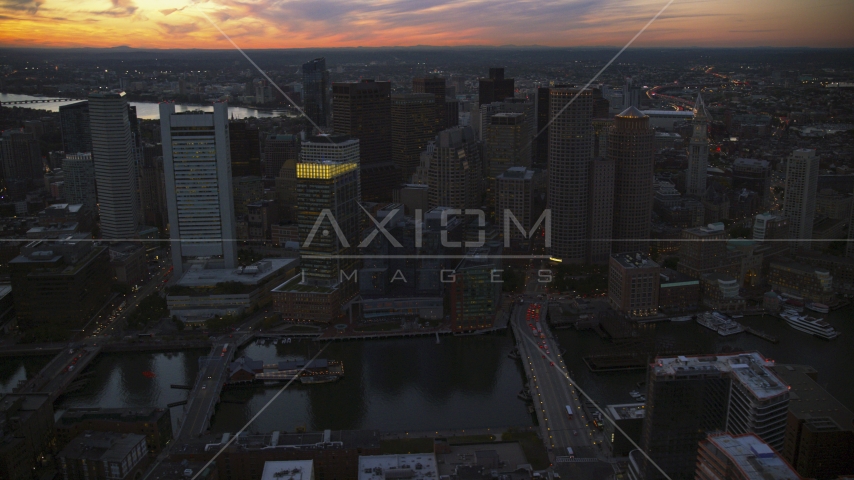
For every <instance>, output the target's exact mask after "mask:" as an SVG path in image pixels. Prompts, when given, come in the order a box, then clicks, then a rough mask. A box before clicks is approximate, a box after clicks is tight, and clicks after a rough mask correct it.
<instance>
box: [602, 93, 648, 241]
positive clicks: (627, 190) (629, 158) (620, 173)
mask: <svg viewBox="0 0 854 480" xmlns="http://www.w3.org/2000/svg"><path fill="white" fill-rule="evenodd" d="M654 138H655V131H654V130H653V129H652V128H650V127H649V117H647V116H646V115H644V114H643V113H642V112H641V111H640V110H638V109H637V108H635V107H629V108H627V109H626V110H625V111H623V112H622V113H620V114H619V115H617V116H616V117H615V118H614V126H612V127H611V128H610V129H609V131H608V159H609V160H611V161H613V162H614V191H613V192H614V214H613V221H614V227H613V231H612V235H613V238H614V241H613V244H612V249H613V250H614V251H615V252H635V251H638V252H647V251H649V241H648V239H649V232H650V224H651V221H652V200H653V188H652V187H653V167H654V163H655V162H654V160H653V153H654V151H653V140H654Z"/></svg>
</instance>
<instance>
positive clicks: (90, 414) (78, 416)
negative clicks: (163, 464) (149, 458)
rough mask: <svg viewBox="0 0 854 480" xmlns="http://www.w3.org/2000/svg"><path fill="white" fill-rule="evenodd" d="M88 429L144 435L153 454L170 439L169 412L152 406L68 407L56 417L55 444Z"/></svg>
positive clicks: (60, 446) (170, 418) (64, 441)
mask: <svg viewBox="0 0 854 480" xmlns="http://www.w3.org/2000/svg"><path fill="white" fill-rule="evenodd" d="M87 430H91V431H97V432H113V433H135V434H138V435H145V441H146V445H147V446H148V452H149V453H150V454H152V455H154V456H156V455H158V454H159V453H160V452H161V451H162V450H163V447H165V446H166V444H167V443H169V442H170V441H171V440H172V415H171V414H170V412H169V409H168V408H154V407H140V408H70V409H68V410H66V411H65V412H64V413H63V414H62V416H60V417H59V418H58V419H57V420H56V441H57V445H58V447H59V448H62V447H64V446H65V445H67V444H69V443H70V442H71V441H72V440H73V439H74V438H75V437H77V436H78V435H80V434H81V433H83V432H85V431H87Z"/></svg>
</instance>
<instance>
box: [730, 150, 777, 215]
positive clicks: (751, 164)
mask: <svg viewBox="0 0 854 480" xmlns="http://www.w3.org/2000/svg"><path fill="white" fill-rule="evenodd" d="M732 188H734V189H737V190H739V189H742V188H746V189H748V190H750V191H753V192H756V193H758V194H759V198H760V199H761V203H762V206H763V207H767V206H768V205H769V203H770V200H771V166H770V165H769V164H768V161H766V160H756V159H753V158H736V159H735V161H734V162H732Z"/></svg>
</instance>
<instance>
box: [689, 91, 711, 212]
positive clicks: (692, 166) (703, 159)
mask: <svg viewBox="0 0 854 480" xmlns="http://www.w3.org/2000/svg"><path fill="white" fill-rule="evenodd" d="M711 119H712V117H711V116H709V112H708V111H707V110H706V105H705V104H704V103H703V97H702V96H701V95H699V94H698V95H697V101H696V102H695V103H694V122H693V123H694V133H693V134H692V135H691V142H690V143H689V144H688V172H687V174H686V175H685V185H686V189H685V190H686V193H687V194H688V195H693V196H695V197H702V196H703V195H704V194H705V193H706V170H707V169H708V167H709V132H708V129H709V122H710V121H711Z"/></svg>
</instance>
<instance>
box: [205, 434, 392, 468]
mask: <svg viewBox="0 0 854 480" xmlns="http://www.w3.org/2000/svg"><path fill="white" fill-rule="evenodd" d="M229 437H230V434H228V433H226V434H225V435H224V441H222V443H221V445H224V444H225V443H226V442H227V441H228V439H229ZM379 454H380V434H379V432H377V431H374V430H347V431H331V430H323V431H319V432H306V433H285V432H278V431H277V432H272V433H267V434H244V435H240V436H239V437H238V438H237V439H235V440H234V441H233V442H232V443H231V445H229V446H228V447H227V448H226V449H225V450H223V452H222V454H221V455H220V456H218V457H217V458H216V467H217V470H218V472H219V479H220V480H256V479H259V478H261V476H262V475H263V473H264V465H265V464H266V462H271V461H275V462H281V461H292V460H313V467H314V470H313V471H314V476H315V478H317V479H318V480H321V479H325V480H330V479H338V480H358V475H359V473H358V472H359V469H358V467H359V457H360V456H362V455H379Z"/></svg>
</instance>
